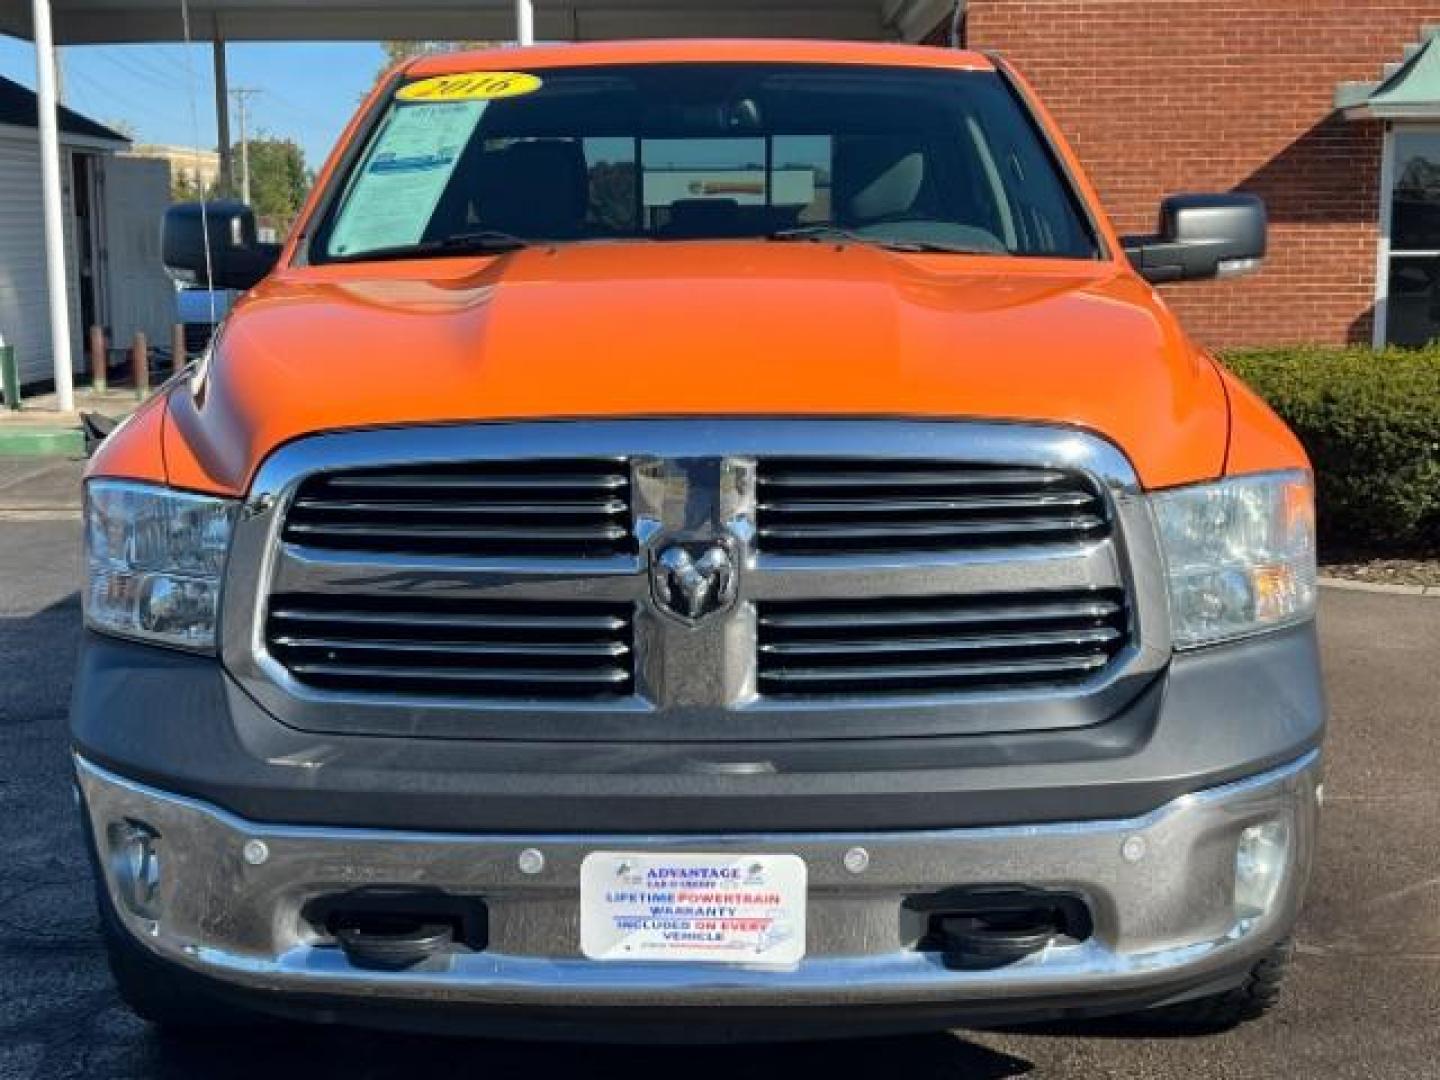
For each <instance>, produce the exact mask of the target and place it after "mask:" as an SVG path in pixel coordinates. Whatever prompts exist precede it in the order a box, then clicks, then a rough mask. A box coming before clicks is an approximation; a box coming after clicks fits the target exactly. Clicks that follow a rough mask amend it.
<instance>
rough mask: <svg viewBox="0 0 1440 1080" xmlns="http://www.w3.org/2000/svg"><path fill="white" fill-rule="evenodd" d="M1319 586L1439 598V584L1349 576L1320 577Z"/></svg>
mask: <svg viewBox="0 0 1440 1080" xmlns="http://www.w3.org/2000/svg"><path fill="white" fill-rule="evenodd" d="M1319 581H1320V587H1321V588H1324V589H1338V590H1340V591H1341V592H1364V593H1382V594H1384V595H1386V596H1425V597H1429V598H1430V599H1432V600H1440V585H1387V584H1386V583H1385V582H1383V581H1355V580H1353V579H1351V578H1337V577H1321V578H1320V579H1319Z"/></svg>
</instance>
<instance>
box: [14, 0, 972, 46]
mask: <svg viewBox="0 0 1440 1080" xmlns="http://www.w3.org/2000/svg"><path fill="white" fill-rule="evenodd" d="M189 6H190V21H191V29H192V32H193V35H194V37H195V38H196V39H197V40H213V39H215V38H217V37H218V38H223V39H225V40H229V41H342V40H352V41H355V40H372V39H385V38H390V39H402V40H404V39H409V40H415V39H421V40H445V39H472V40H475V39H479V40H496V41H510V40H514V39H515V38H516V37H517V36H518V35H517V34H516V33H515V17H516V15H515V12H516V4H515V2H514V0H418V2H415V3H410V2H408V0H190V4H189ZM533 6H534V11H535V16H534V17H535V37H536V38H537V39H540V40H551V41H582V40H598V39H606V38H631V37H818V38H825V37H829V38H853V39H867V40H887V39H909V40H914V39H916V38H919V37H920V36H922V35H924V34H926V33H928V32H929V31H930V30H932V29H933V28H934V27H935V26H936V25H937V24H939V23H940V21H941V20H943V19H944V18H945V17H946V15H947V13H948V12H949V11H951V10H952V9H953V8H954V7H955V4H954V2H953V0H668V2H666V0H534V2H533ZM50 9H51V24H52V26H53V31H54V40H55V43H56V44H57V45H81V44H100V43H115V42H139V41H147V42H148V41H179V40H182V38H183V33H182V26H181V17H180V0H51V2H50ZM0 32H3V33H6V34H12V35H14V36H17V37H23V38H33V32H32V0H0Z"/></svg>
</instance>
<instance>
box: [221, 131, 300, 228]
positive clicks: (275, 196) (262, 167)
mask: <svg viewBox="0 0 1440 1080" xmlns="http://www.w3.org/2000/svg"><path fill="white" fill-rule="evenodd" d="M231 154H232V157H231V159H230V160H231V161H233V162H234V163H235V167H236V168H237V169H238V168H239V167H240V162H241V161H242V160H243V156H242V155H241V153H240V145H239V144H238V143H237V144H236V145H235V147H234V149H233V150H232V151H231ZM311 179H312V177H311V175H310V172H309V170H307V169H306V167H305V151H304V150H302V149H301V148H300V144H299V143H297V142H295V141H294V140H293V139H277V138H274V137H273V136H269V135H259V136H257V137H256V138H253V139H251V140H250V202H251V204H252V205H253V206H254V208H255V214H256V216H257V217H259V218H261V219H263V220H264V221H265V222H266V224H269V225H273V226H274V227H275V229H276V231H277V232H281V233H283V232H285V230H287V229H288V228H289V227H290V223H291V222H292V221H294V220H295V215H296V214H298V213H299V212H300V206H301V204H302V203H304V201H305V195H306V193H307V192H308V191H309V190H310V181H311ZM237 186H238V185H237Z"/></svg>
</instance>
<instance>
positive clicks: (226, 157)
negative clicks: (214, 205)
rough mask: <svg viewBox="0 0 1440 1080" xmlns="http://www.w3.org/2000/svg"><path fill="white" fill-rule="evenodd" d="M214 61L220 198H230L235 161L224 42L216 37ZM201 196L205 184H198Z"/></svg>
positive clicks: (233, 183) (202, 195)
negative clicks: (231, 138) (231, 147)
mask: <svg viewBox="0 0 1440 1080" xmlns="http://www.w3.org/2000/svg"><path fill="white" fill-rule="evenodd" d="M212 50H213V53H214V61H215V126H216V127H217V128H218V129H219V132H218V134H219V142H220V146H219V150H220V183H219V188H220V192H219V195H220V198H222V199H230V198H233V197H234V195H235V163H234V161H233V160H231V155H230V83H229V79H228V76H227V75H226V73H225V42H224V40H223V39H221V38H218V37H217V38H216V39H215V42H214V44H213V45H212ZM200 191H201V198H204V191H205V186H204V185H203V184H201V185H200Z"/></svg>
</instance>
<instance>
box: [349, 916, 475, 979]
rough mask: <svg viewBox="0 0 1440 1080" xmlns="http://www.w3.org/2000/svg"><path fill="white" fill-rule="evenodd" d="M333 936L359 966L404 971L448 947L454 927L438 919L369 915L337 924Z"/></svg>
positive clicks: (453, 936) (373, 969)
mask: <svg viewBox="0 0 1440 1080" xmlns="http://www.w3.org/2000/svg"><path fill="white" fill-rule="evenodd" d="M335 940H336V941H338V942H339V943H340V948H341V949H342V950H343V951H344V953H345V958H346V959H347V960H349V961H350V963H352V964H354V965H355V966H356V967H358V968H369V969H371V970H372V971H404V970H406V969H407V968H412V967H414V966H416V965H417V964H421V963H424V962H425V961H426V960H429V959H430V958H431V957H432V956H436V955H438V954H439V953H441V952H444V951H445V950H446V949H448V948H449V947H450V946H451V944H452V943H453V942H454V940H455V930H454V928H453V927H450V926H446V925H443V924H441V923H420V922H412V921H410V920H404V919H396V920H387V919H375V918H369V919H366V920H364V921H363V922H360V923H357V924H354V925H348V926H337V927H336V928H335Z"/></svg>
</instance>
